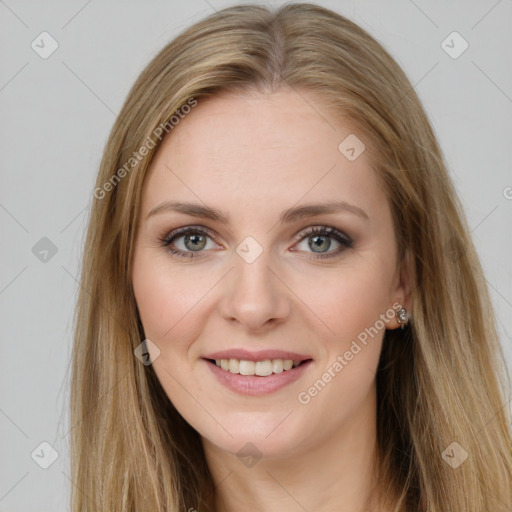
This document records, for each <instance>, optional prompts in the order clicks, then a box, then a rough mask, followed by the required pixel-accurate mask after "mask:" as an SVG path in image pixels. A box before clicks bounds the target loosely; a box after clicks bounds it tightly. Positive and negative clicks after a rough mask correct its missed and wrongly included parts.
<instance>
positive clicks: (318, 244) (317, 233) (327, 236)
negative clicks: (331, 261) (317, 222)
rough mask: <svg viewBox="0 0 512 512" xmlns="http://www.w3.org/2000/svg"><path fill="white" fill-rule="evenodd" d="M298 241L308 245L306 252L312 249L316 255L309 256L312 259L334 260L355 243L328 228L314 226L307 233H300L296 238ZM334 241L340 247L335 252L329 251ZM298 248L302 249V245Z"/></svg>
mask: <svg viewBox="0 0 512 512" xmlns="http://www.w3.org/2000/svg"><path fill="white" fill-rule="evenodd" d="M296 239H297V240H304V241H303V242H302V244H305V245H306V250H307V249H311V251H312V252H313V253H314V256H312V257H311V256H308V257H309V258H311V259H322V258H332V257H334V256H337V255H339V254H340V253H341V252H343V251H344V250H346V249H350V248H351V247H352V246H353V241H352V239H351V238H350V237H349V236H347V235H345V233H342V232H341V231H338V230H337V229H335V228H331V227H328V226H314V227H311V228H308V229H307V230H306V231H302V232H300V233H299V234H298V235H297V236H296ZM333 239H334V241H335V244H338V246H339V247H338V249H336V250H334V251H329V249H330V248H331V246H332V240H333ZM298 247H300V244H299V246H298ZM302 250H304V249H302Z"/></svg>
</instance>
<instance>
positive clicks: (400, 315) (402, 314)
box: [396, 308, 409, 330]
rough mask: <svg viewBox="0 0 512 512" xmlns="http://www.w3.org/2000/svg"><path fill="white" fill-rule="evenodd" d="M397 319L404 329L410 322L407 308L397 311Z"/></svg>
mask: <svg viewBox="0 0 512 512" xmlns="http://www.w3.org/2000/svg"><path fill="white" fill-rule="evenodd" d="M396 321H397V322H398V323H399V324H400V328H401V329H402V330H404V329H405V326H406V325H407V324H408V323H409V315H408V313H407V309H405V308H402V309H400V310H398V311H397V312H396Z"/></svg>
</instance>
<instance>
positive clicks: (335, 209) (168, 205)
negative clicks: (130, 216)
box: [146, 201, 369, 224]
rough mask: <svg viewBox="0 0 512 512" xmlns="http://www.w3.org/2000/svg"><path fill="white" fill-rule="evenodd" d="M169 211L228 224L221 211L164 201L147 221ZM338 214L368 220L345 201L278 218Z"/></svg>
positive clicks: (307, 207)
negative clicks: (341, 213)
mask: <svg viewBox="0 0 512 512" xmlns="http://www.w3.org/2000/svg"><path fill="white" fill-rule="evenodd" d="M169 211H170V212H179V213H184V214H186V215H190V216H192V217H200V218H204V219H210V220H213V221H218V222H222V223H223V224H229V222H230V220H229V215H228V214H226V213H224V212H222V211H221V210H218V209H216V208H212V207H210V206H206V205H201V204H197V203H185V202H181V201H164V202H163V203H160V204H159V205H157V206H155V207H154V208H153V209H152V210H151V211H150V212H149V214H148V216H147V217H146V218H147V219H148V218H149V217H152V216H153V215H156V214H158V213H162V212H169ZM339 212H348V213H352V214H354V215H357V216H359V217H361V218H363V219H365V220H369V217H368V215H367V213H366V212H365V211H364V210H362V209H361V208H359V207H358V206H355V205H353V204H349V203H347V202H345V201H328V202H325V203H321V204H306V205H303V206H296V207H292V208H288V209H287V210H285V211H284V212H282V213H281V216H280V217H279V223H280V224H285V223H291V222H294V221H297V220H300V219H303V218H307V217H315V216H318V215H323V214H329V213H339Z"/></svg>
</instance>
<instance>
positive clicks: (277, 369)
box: [272, 359, 284, 373]
mask: <svg viewBox="0 0 512 512" xmlns="http://www.w3.org/2000/svg"><path fill="white" fill-rule="evenodd" d="M283 369H284V368H283V360H282V359H273V360H272V371H273V372H274V373H281V372H282V371H283Z"/></svg>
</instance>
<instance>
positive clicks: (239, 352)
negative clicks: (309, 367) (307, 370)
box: [202, 348, 311, 361]
mask: <svg viewBox="0 0 512 512" xmlns="http://www.w3.org/2000/svg"><path fill="white" fill-rule="evenodd" d="M202 357H203V358H204V359H240V360H244V361H265V360H267V359H291V360H292V361H305V360H306V359H311V356H308V355H304V354H298V353H297V352H288V351H285V350H275V349H269V350H258V351H255V352H252V351H249V350H247V349H243V348H232V349H229V350H220V351H219V352H212V353H211V354H208V355H205V356H202Z"/></svg>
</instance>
